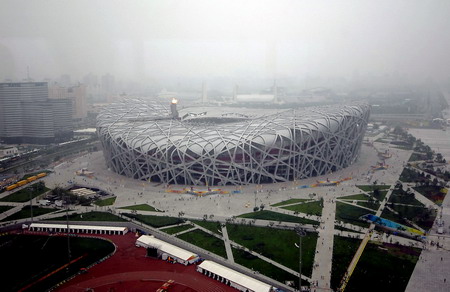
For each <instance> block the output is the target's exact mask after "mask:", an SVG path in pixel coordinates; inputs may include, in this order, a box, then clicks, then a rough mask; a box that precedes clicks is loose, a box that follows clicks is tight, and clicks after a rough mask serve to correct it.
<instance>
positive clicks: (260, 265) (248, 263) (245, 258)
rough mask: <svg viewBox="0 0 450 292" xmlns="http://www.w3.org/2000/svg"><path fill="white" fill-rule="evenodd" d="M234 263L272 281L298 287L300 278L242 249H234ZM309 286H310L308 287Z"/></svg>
mask: <svg viewBox="0 0 450 292" xmlns="http://www.w3.org/2000/svg"><path fill="white" fill-rule="evenodd" d="M232 250H233V257H234V261H235V262H236V263H238V264H240V265H242V266H244V267H247V268H249V269H252V270H254V271H257V272H259V273H261V274H263V275H265V276H267V277H269V278H271V279H275V280H277V281H278V282H281V283H285V282H286V281H292V282H294V283H295V284H296V286H295V287H298V277H297V276H294V275H292V274H291V273H288V272H286V271H285V270H282V269H280V268H277V267H276V266H274V265H272V264H270V263H268V262H266V261H264V260H262V259H260V258H258V257H257V256H254V255H252V254H251V253H249V252H246V251H245V250H242V249H236V248H232ZM302 282H303V283H302V285H307V282H305V281H302ZM308 286H309V285H308Z"/></svg>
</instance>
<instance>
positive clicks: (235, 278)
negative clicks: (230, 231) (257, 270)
mask: <svg viewBox="0 0 450 292" xmlns="http://www.w3.org/2000/svg"><path fill="white" fill-rule="evenodd" d="M197 272H200V273H202V274H204V275H206V276H208V277H211V278H213V279H215V280H217V281H220V282H222V283H224V284H226V285H228V286H230V287H233V288H235V289H237V290H239V291H249V292H270V291H272V286H270V285H269V284H266V283H264V282H261V281H259V280H256V279H254V278H252V277H249V276H247V275H244V274H242V273H239V272H237V271H235V270H232V269H230V268H227V267H225V266H222V265H220V264H218V263H215V262H213V261H204V262H202V263H201V264H200V265H198V266H197Z"/></svg>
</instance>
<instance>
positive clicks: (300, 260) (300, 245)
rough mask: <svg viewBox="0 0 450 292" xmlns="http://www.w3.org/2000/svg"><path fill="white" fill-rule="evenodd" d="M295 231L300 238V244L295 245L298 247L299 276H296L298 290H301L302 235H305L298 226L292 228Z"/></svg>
mask: <svg viewBox="0 0 450 292" xmlns="http://www.w3.org/2000/svg"><path fill="white" fill-rule="evenodd" d="M294 230H295V232H296V233H297V234H298V238H299V239H300V244H299V245H298V246H297V244H295V246H296V247H297V248H298V249H299V276H298V291H302V237H303V236H305V235H306V232H305V230H304V229H303V228H301V227H300V226H296V227H295V228H294Z"/></svg>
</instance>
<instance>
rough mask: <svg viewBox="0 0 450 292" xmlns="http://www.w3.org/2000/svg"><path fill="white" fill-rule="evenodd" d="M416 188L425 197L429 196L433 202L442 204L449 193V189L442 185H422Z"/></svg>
mask: <svg viewBox="0 0 450 292" xmlns="http://www.w3.org/2000/svg"><path fill="white" fill-rule="evenodd" d="M414 190H416V191H417V192H419V193H421V194H422V195H424V196H425V197H427V198H428V199H429V200H431V201H432V202H434V203H436V204H438V205H441V204H442V201H444V198H445V196H446V194H447V190H446V189H445V188H442V187H438V186H432V185H430V186H421V187H415V188H414Z"/></svg>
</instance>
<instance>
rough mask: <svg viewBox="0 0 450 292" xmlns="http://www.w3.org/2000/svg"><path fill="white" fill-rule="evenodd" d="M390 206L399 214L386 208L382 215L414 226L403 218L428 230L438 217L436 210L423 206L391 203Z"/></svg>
mask: <svg viewBox="0 0 450 292" xmlns="http://www.w3.org/2000/svg"><path fill="white" fill-rule="evenodd" d="M389 207H391V208H392V209H393V210H394V211H396V212H398V214H395V213H393V212H391V211H390V210H388V209H384V210H383V213H382V214H381V217H383V218H386V219H388V220H391V221H394V222H397V223H400V224H403V225H406V226H410V227H413V228H414V226H413V225H411V224H409V223H408V222H407V221H406V220H405V219H403V218H406V219H408V220H410V221H412V222H414V223H416V224H417V225H419V226H420V227H421V228H423V229H425V230H428V229H430V228H431V227H432V226H433V222H434V219H435V218H436V212H435V211H429V210H427V209H426V208H423V207H411V206H403V205H390V206H389Z"/></svg>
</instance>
